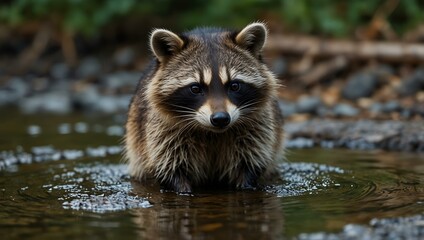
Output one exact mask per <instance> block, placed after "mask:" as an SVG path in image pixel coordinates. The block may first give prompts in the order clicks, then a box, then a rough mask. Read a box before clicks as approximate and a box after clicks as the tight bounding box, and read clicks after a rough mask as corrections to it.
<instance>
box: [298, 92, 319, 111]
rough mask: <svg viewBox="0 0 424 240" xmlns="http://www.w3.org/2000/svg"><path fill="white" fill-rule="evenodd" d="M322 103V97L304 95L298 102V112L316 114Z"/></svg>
mask: <svg viewBox="0 0 424 240" xmlns="http://www.w3.org/2000/svg"><path fill="white" fill-rule="evenodd" d="M320 105H321V99H320V98H319V97H315V96H312V97H310V96H303V97H301V98H300V99H299V100H298V101H297V104H296V108H297V112H299V113H311V114H315V113H316V112H317V111H318V107H319V106H320Z"/></svg>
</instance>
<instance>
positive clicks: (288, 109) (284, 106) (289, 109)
mask: <svg viewBox="0 0 424 240" xmlns="http://www.w3.org/2000/svg"><path fill="white" fill-rule="evenodd" d="M278 106H279V107H280V109H281V111H282V113H283V116H285V117H288V116H291V115H293V114H295V113H296V104H295V103H291V102H288V101H283V100H280V101H278Z"/></svg>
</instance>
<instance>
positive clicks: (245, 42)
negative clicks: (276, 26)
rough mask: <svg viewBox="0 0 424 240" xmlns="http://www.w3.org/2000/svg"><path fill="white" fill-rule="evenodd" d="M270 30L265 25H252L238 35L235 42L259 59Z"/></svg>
mask: <svg viewBox="0 0 424 240" xmlns="http://www.w3.org/2000/svg"><path fill="white" fill-rule="evenodd" d="M267 36H268V30H267V28H266V26H265V24H263V23H259V22H256V23H251V24H249V25H247V26H246V27H245V28H244V29H243V30H241V31H240V32H239V33H237V35H236V37H235V42H236V44H237V45H239V46H241V47H242V48H244V49H246V50H248V51H250V52H251V53H252V54H253V55H254V56H255V57H258V56H259V55H260V53H261V51H262V48H263V47H264V45H265V42H266V39H267Z"/></svg>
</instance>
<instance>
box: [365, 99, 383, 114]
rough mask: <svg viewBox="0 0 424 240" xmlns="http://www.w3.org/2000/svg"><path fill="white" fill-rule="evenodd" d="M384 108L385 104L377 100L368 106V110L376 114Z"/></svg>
mask: <svg viewBox="0 0 424 240" xmlns="http://www.w3.org/2000/svg"><path fill="white" fill-rule="evenodd" d="M383 109H384V106H383V104H381V103H379V102H375V103H373V104H371V106H370V107H369V108H368V110H369V111H370V112H372V113H374V114H377V113H382V112H383Z"/></svg>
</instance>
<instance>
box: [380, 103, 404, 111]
mask: <svg viewBox="0 0 424 240" xmlns="http://www.w3.org/2000/svg"><path fill="white" fill-rule="evenodd" d="M400 109H401V106H400V103H399V101H396V100H391V101H388V102H387V103H385V104H384V105H383V109H382V110H383V111H384V112H386V113H391V112H396V111H399V110H400Z"/></svg>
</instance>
